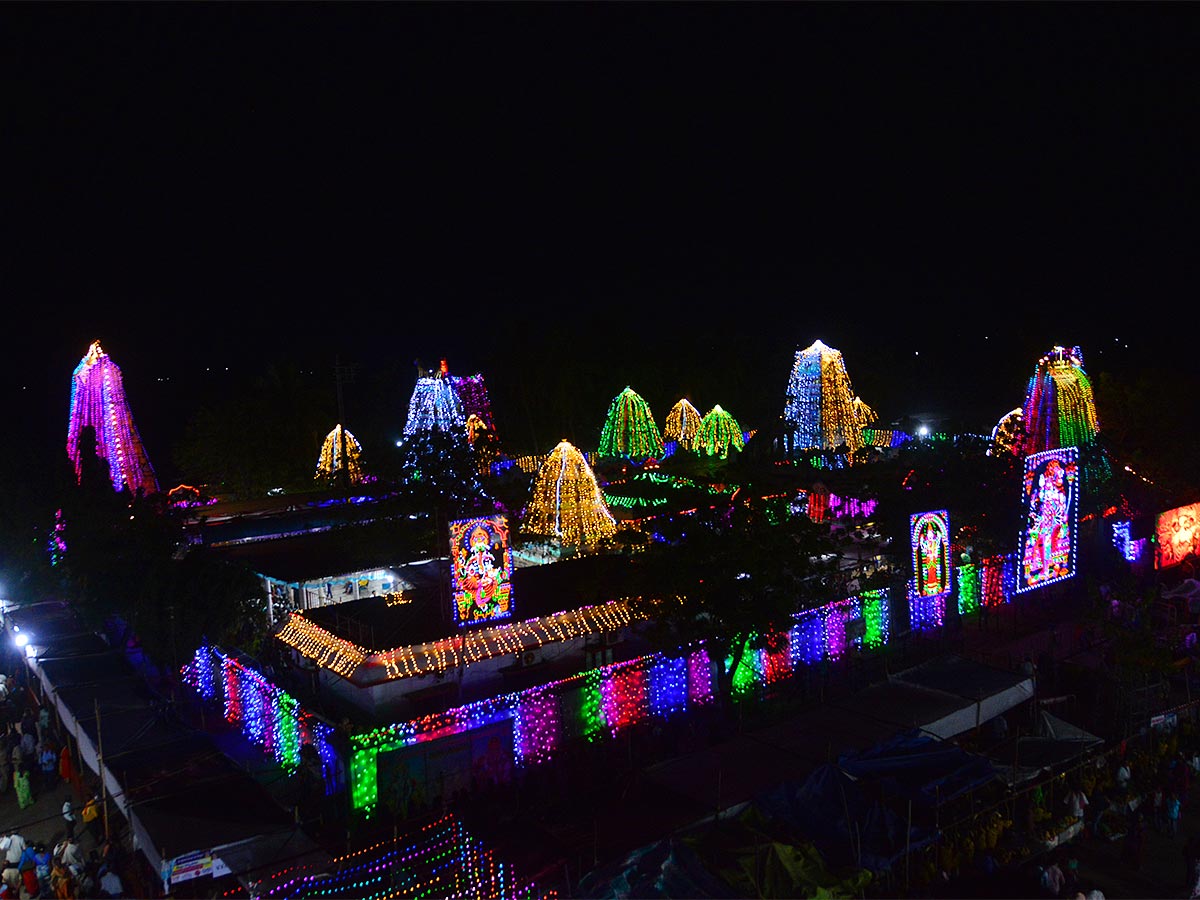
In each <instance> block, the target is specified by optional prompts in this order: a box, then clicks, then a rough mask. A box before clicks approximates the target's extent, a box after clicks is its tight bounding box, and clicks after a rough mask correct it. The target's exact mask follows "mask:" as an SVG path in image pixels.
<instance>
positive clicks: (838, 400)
mask: <svg viewBox="0 0 1200 900" xmlns="http://www.w3.org/2000/svg"><path fill="white" fill-rule="evenodd" d="M869 409H870V408H869V407H867V406H866V404H864V403H863V402H862V401H861V399H859V398H858V397H856V396H855V394H854V391H853V390H852V389H851V387H850V376H849V375H848V374H847V373H846V364H845V362H844V361H843V360H842V353H841V351H840V350H834V349H833V348H832V347H828V346H826V345H825V344H823V343H821V341H813V342H812V344H810V345H809V346H808V347H805V348H804V349H803V350H801V351H799V352H797V354H796V359H795V362H794V363H793V364H792V373H791V376H790V377H789V378H788V386H787V402H786V404H785V405H784V409H783V420H784V423H785V424H786V425H787V427H788V429H789V431H790V432H791V434H792V446H793V449H796V450H808V449H816V450H836V449H837V448H838V447H841V446H843V445H845V447H846V450H847V451H848V454H849V457H851V458H853V455H854V451H856V450H858V449H859V448H860V447H862V445H863V438H862V427H863V425H864V424H865V423H864V421H863V419H866V418H869V417H870V416H873V415H874V411H873V410H871V411H870V412H869V413H868V410H869ZM860 417H861V418H860Z"/></svg>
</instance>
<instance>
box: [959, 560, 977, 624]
mask: <svg viewBox="0 0 1200 900" xmlns="http://www.w3.org/2000/svg"><path fill="white" fill-rule="evenodd" d="M956 574H957V576H958V577H957V578H956V579H955V584H956V585H957V587H958V592H957V593H958V614H959V615H960V616H966V615H970V614H971V613H975V612H978V611H979V599H980V589H979V567H978V566H976V565H975V564H974V563H963V564H962V565H961V566H959V567H958V572H957V573H956Z"/></svg>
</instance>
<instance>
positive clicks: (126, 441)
mask: <svg viewBox="0 0 1200 900" xmlns="http://www.w3.org/2000/svg"><path fill="white" fill-rule="evenodd" d="M88 426H91V427H92V428H93V429H95V432H96V455H97V456H98V457H100V458H101V459H102V460H104V461H105V463H107V464H108V473H109V478H110V479H111V480H112V485H113V490H117V491H120V490H124V489H126V488H127V489H128V490H129V492H130V493H136V492H137V491H141V492H142V493H144V494H155V493H157V492H158V479H157V478H155V476H154V469H153V468H151V466H150V459H149V457H148V456H147V455H146V448H145V447H144V446H142V438H141V436H140V435H139V434H138V430H137V426H136V425H134V424H133V413H132V412H130V410H129V403H128V401H126V399H125V386H124V384H123V382H122V379H121V369H120V367H118V366H117V364H116V363H115V362H113V361H112V359H111V358H110V357H109V355H108V354H107V353H105V352H104V351H103V350H102V349H100V342H99V341H92V344H91V346H90V347H88V352H87V354H86V355H85V356H84V357H83V359H81V360H80V361H79V365H77V366H76V367H75V371H74V372H73V373H72V375H71V417H70V420H69V422H68V424H67V455H68V456H69V457H70V458H71V461H72V462H73V463H74V464H75V479H76V480H77V481H78V480H79V478H80V477H81V473H82V468H83V464H82V461H81V459H80V451H81V448H80V445H79V435H80V432H81V431H82V430H83V429H84V428H86V427H88Z"/></svg>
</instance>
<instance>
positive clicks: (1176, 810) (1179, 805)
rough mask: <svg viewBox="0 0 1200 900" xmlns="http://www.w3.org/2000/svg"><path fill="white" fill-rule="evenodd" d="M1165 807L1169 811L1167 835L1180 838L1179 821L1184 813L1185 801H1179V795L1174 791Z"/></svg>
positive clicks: (1168, 795)
mask: <svg viewBox="0 0 1200 900" xmlns="http://www.w3.org/2000/svg"><path fill="white" fill-rule="evenodd" d="M1164 806H1165V807H1166V810H1167V834H1169V835H1170V836H1171V837H1173V838H1176V837H1179V819H1180V816H1181V815H1182V813H1183V801H1182V800H1180V799H1179V794H1178V793H1176V792H1175V791H1174V790H1172V791H1170V792H1169V793H1168V794H1167V799H1166V801H1164Z"/></svg>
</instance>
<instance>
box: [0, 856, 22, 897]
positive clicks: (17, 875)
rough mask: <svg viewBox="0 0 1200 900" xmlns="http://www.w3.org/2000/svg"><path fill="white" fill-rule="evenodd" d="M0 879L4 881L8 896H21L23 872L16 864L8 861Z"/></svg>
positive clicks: (0, 873) (0, 874)
mask: <svg viewBox="0 0 1200 900" xmlns="http://www.w3.org/2000/svg"><path fill="white" fill-rule="evenodd" d="M0 880H3V882H4V892H5V896H6V897H13V898H17V897H20V896H21V872H20V870H19V869H18V868H17V867H16V865H14V864H13V863H10V862H6V863H5V864H4V870H3V872H0Z"/></svg>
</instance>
